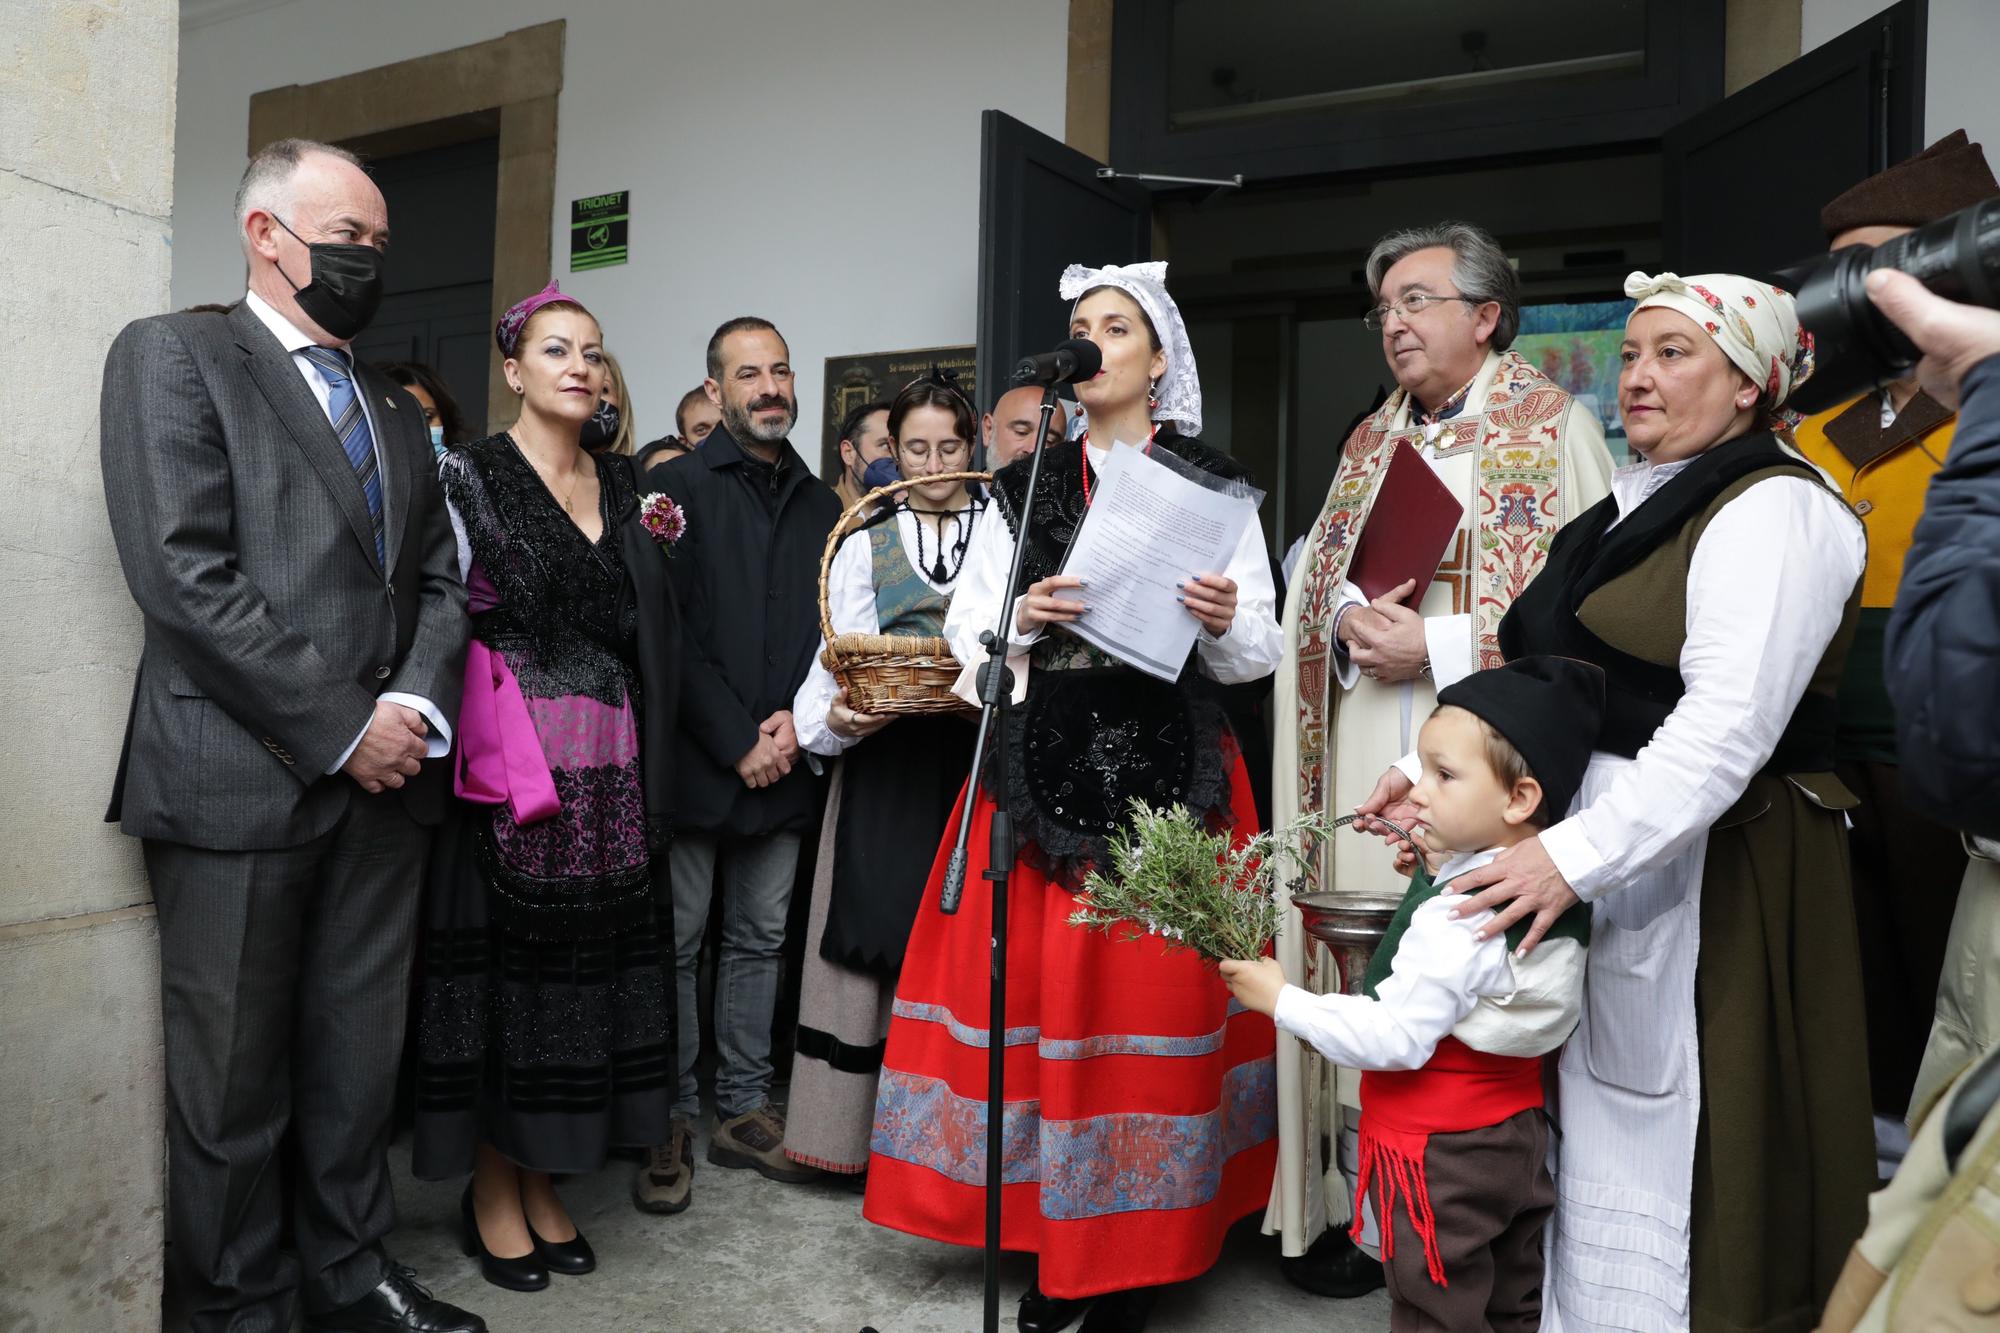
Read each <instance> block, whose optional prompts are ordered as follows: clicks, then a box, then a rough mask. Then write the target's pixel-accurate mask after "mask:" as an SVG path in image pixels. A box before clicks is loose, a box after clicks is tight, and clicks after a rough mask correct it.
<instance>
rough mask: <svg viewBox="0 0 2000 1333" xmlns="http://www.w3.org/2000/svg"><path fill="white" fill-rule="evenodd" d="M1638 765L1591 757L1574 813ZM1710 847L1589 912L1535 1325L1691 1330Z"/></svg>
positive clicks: (1700, 843)
mask: <svg viewBox="0 0 2000 1333" xmlns="http://www.w3.org/2000/svg"><path fill="white" fill-rule="evenodd" d="M1632 762H1633V761H1632V760H1630V759H1624V758H1620V757H1618V756H1616V755H1609V754H1602V753H1599V754H1594V755H1592V756H1591V760H1590V767H1589V770H1588V771H1587V772H1586V773H1585V775H1584V780H1583V790H1582V791H1581V792H1580V793H1579V795H1578V798H1577V801H1576V803H1575V804H1574V805H1573V806H1572V807H1571V809H1572V810H1582V809H1584V808H1586V807H1587V806H1589V804H1590V803H1591V802H1592V801H1594V800H1596V799H1597V798H1598V796H1600V795H1601V794H1602V793H1603V792H1604V791H1605V789H1606V788H1607V787H1609V786H1610V785H1611V781H1612V779H1613V777H1614V776H1616V775H1617V774H1618V773H1619V772H1621V771H1622V770H1623V769H1625V768H1626V767H1628V766H1629V765H1630V764H1631V763H1632ZM1707 852H1708V838H1707V835H1706V834H1704V835H1703V836H1702V837H1701V838H1699V839H1698V840H1697V841H1696V842H1695V844H1694V845H1693V846H1692V847H1690V848H1689V849H1687V850H1686V851H1684V852H1682V853H1681V854H1680V855H1679V856H1676V857H1674V858H1673V859H1671V860H1667V861H1663V862H1661V863H1659V864H1658V865H1654V866H1650V867H1648V868H1647V869H1646V871H1645V872H1644V873H1643V874H1641V875H1640V876H1639V877H1638V878H1637V879H1635V880H1633V881H1632V882H1630V883H1628V884H1626V885H1624V886H1623V887H1620V888H1615V889H1613V890H1611V891H1610V892H1608V893H1606V894H1605V895H1604V896H1603V897H1601V898H1600V899H1599V900H1598V901H1597V902H1596V904H1595V905H1594V906H1593V908H1592V913H1591V935H1590V954H1589V961H1588V963H1587V964H1586V965H1585V968H1584V1001H1583V1019H1582V1022H1581V1023H1580V1024H1579V1025H1578V1027H1577V1030H1576V1032H1575V1034H1574V1035H1573V1036H1571V1037H1570V1039H1569V1042H1568V1044H1567V1045H1566V1046H1564V1048H1563V1052H1562V1058H1561V1061H1560V1064H1559V1066H1558V1069H1559V1078H1558V1088H1559V1091H1558V1101H1557V1106H1556V1119H1557V1124H1558V1127H1559V1128H1560V1130H1561V1137H1560V1139H1559V1147H1558V1149H1557V1152H1556V1155H1555V1157H1556V1160H1555V1162H1554V1169H1555V1181H1556V1198H1557V1202H1556V1210H1555V1216H1554V1219H1553V1220H1552V1222H1551V1223H1550V1229H1549V1235H1548V1246H1547V1255H1548V1280H1547V1283H1546V1285H1545V1286H1544V1288H1543V1290H1544V1293H1545V1296H1544V1308H1543V1316H1542V1317H1543V1324H1542V1326H1543V1328H1544V1329H1550V1330H1559V1331H1563V1333H1593V1331H1594V1330H1614V1329H1615V1330H1628V1329H1629V1330H1639V1331H1640V1333H1680V1331H1682V1330H1685V1329H1687V1327H1688V1217H1689V1211H1690V1200H1691V1197H1692V1193H1693V1182H1694V1146H1695V1131H1696V1129H1697V1128H1698V1126H1699V1124H1700V1119H1701V1061H1700V1047H1699V1036H1698V1033H1697V1030H1696V1027H1695V1003H1694V972H1695V963H1696V960H1697V959H1698V957H1699V956H1700V951H1701V877H1702V870H1703V867H1704V864H1705V863H1706V860H1707Z"/></svg>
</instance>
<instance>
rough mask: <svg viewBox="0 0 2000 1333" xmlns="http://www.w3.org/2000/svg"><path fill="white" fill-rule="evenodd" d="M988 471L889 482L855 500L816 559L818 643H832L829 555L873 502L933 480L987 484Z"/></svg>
mask: <svg viewBox="0 0 2000 1333" xmlns="http://www.w3.org/2000/svg"><path fill="white" fill-rule="evenodd" d="M991 480H993V474H992V473H991V472H941V473H939V474H938V475H937V476H934V477H915V478H910V477H905V478H904V479H903V480H901V481H892V482H890V483H889V484H888V485H887V486H877V487H876V488H875V489H874V490H872V491H870V492H868V494H866V495H864V496H862V497H861V498H860V499H859V500H856V501H855V502H854V504H853V505H852V506H851V507H850V508H849V509H848V511H847V512H846V513H844V514H842V515H841V516H840V522H838V523H836V524H834V525H833V531H832V532H830V533H828V534H827V538H826V550H825V551H824V552H822V553H821V555H820V558H819V633H820V642H822V643H832V642H833V603H832V601H831V599H830V598H829V596H828V589H827V581H828V579H829V578H830V577H831V576H832V574H833V553H834V552H835V551H837V550H839V549H840V544H841V542H843V541H845V540H846V539H847V537H848V535H849V534H851V533H852V532H853V531H854V530H855V529H856V528H858V527H860V526H861V524H862V521H863V520H864V519H866V518H867V517H868V515H869V512H870V511H871V510H873V509H874V507H875V504H876V502H877V501H879V500H882V499H886V498H887V497H888V496H891V495H895V494H897V493H898V492H901V491H907V490H908V489H910V487H912V486H928V485H930V484H931V483H932V482H934V481H991ZM919 521H920V522H921V521H922V520H919Z"/></svg>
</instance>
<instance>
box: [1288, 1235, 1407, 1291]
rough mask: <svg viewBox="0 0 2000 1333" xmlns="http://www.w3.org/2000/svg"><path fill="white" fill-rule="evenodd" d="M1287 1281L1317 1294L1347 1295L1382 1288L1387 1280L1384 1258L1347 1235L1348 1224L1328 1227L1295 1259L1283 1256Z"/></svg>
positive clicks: (1302, 1289)
mask: <svg viewBox="0 0 2000 1333" xmlns="http://www.w3.org/2000/svg"><path fill="white" fill-rule="evenodd" d="M1278 1268H1279V1271H1281V1272H1282V1273H1284V1275H1285V1281H1287V1282H1289V1283H1291V1284H1292V1285H1293V1286H1295V1287H1297V1288H1299V1289H1300V1290H1301V1291H1309V1292H1311V1293H1312V1294H1313V1295H1315V1296H1332V1297H1335V1298H1338V1299H1342V1300H1345V1299H1348V1298H1350V1297H1354V1296H1366V1295H1367V1294H1368V1293H1369V1292H1371V1291H1379V1290H1381V1289H1382V1287H1383V1286H1384V1285H1386V1283H1387V1282H1388V1279H1387V1278H1385V1277H1383V1276H1382V1261H1381V1260H1380V1259H1371V1258H1369V1257H1368V1255H1367V1254H1366V1253H1365V1252H1364V1251H1363V1250H1362V1248H1361V1247H1360V1246H1359V1245H1356V1244H1355V1243H1354V1242H1353V1241H1352V1240H1350V1239H1348V1236H1347V1228H1346V1227H1329V1228H1328V1229H1327V1230H1326V1232H1325V1233H1324V1234H1323V1235H1321V1236H1320V1238H1319V1239H1318V1240H1316V1241H1314V1242H1313V1243H1312V1245H1311V1246H1310V1247H1309V1248H1308V1249H1307V1250H1306V1252H1305V1253H1304V1254H1302V1255H1300V1256H1299V1257H1298V1258H1296V1259H1280V1260H1279V1261H1278Z"/></svg>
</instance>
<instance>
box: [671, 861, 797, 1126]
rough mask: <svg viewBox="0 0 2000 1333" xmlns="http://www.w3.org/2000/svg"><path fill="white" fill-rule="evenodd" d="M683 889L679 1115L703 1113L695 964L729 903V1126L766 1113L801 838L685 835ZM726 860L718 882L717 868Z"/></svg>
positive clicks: (723, 1077) (725, 986) (721, 1035)
mask: <svg viewBox="0 0 2000 1333" xmlns="http://www.w3.org/2000/svg"><path fill="white" fill-rule="evenodd" d="M669 858H670V861H669V863H670V865H671V868H672V873H673V881H674V963H675V966H676V977H675V982H676V985H677V986H678V987H679V993H680V1018H679V1023H680V1088H679V1091H678V1094H677V1095H676V1097H675V1100H674V1115H675V1116H677V1117H685V1118H686V1119H689V1120H693V1119H694V1118H695V1117H696V1116H698V1115H699V1114H700V1112H701V1093H700V1089H699V1087H698V1086H697V1084H696V1081H695V1063H696V1062H697V1061H698V1060H699V1059H700V1058H701V1016H700V1014H699V1013H698V1012H696V1008H695V962H696V959H697V958H698V957H699V956H700V954H701V941H702V937H703V936H704V935H706V934H707V933H708V912H709V905H710V904H711V903H712V902H714V901H715V898H716V894H717V891H718V890H720V893H721V897H722V947H721V951H720V953H719V954H718V956H717V957H716V960H715V1044H716V1054H717V1056H718V1057H719V1058H718V1061H717V1068H716V1073H715V1103H716V1110H717V1111H718V1112H719V1113H720V1115H721V1116H722V1118H723V1119H724V1120H728V1119H730V1118H731V1117H733V1116H739V1115H744V1114H746V1113H748V1112H750V1111H754V1110H756V1109H757V1108H758V1107H760V1106H762V1105H763V1104H764V1102H765V1100H766V1099H767V1098H768V1097H769V1096H770V1092H771V1017H772V1014H773V1012H774V1011H775V1010H776V1009H777V1005H778V985H779V983H780V982H781V981H782V980H783V977H784V967H785V919H786V917H787V916H788V915H789V913H790V911H791V906H792V884H793V882H794V880H795V879H796V878H797V876H798V869H799V835H798V834H796V833H769V834H765V835H764V836H762V837H757V838H722V837H717V836H715V835H713V834H704V833H682V834H678V835H676V837H675V838H674V843H673V850H672V851H671V852H670V853H669ZM718 859H719V860H720V861H721V877H720V879H719V880H718V878H717V874H716V869H717V866H716V863H717V861H718Z"/></svg>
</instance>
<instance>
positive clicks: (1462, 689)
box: [1438, 657, 1604, 819]
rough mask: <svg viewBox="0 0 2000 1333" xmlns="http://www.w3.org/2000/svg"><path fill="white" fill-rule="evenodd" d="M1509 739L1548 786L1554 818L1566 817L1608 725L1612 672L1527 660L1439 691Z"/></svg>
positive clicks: (1443, 699) (1571, 661) (1556, 660)
mask: <svg viewBox="0 0 2000 1333" xmlns="http://www.w3.org/2000/svg"><path fill="white" fill-rule="evenodd" d="M1438 703H1439V704H1440V705H1443V704H1450V705H1451V706H1452V707H1453V708H1463V709H1464V710H1465V711H1466V712H1468V713H1471V714H1472V715H1473V716H1475V717H1478V718H1480V719H1482V720H1483V721H1485V722H1486V724H1487V725H1488V726H1490V727H1492V728H1493V729H1494V730H1495V731H1497V732H1499V733H1500V734H1501V735H1502V736H1505V737H1506V738H1507V739H1508V741H1509V742H1511V743H1512V745H1513V746H1514V748H1515V749H1517V750H1519V751H1520V752H1521V758H1523V759H1525V760H1527V762H1528V771H1529V772H1530V773H1533V774H1534V776H1535V781H1537V782H1539V783H1541V784H1542V795H1543V796H1544V798H1546V800H1547V801H1548V809H1549V814H1550V816H1551V817H1552V818H1554V819H1562V818H1563V817H1565V816H1566V815H1568V814H1569V806H1570V802H1571V801H1573V800H1575V799H1576V793H1577V789H1578V788H1579V787H1581V786H1582V785H1583V770H1584V769H1585V768H1586V767H1588V766H1589V764H1590V752H1591V750H1592V749H1593V748H1595V746H1596V744H1597V733H1598V729H1599V728H1600V727H1601V726H1602V725H1603V722H1604V672H1603V670H1602V669H1601V668H1600V667H1598V666H1596V665H1594V664H1593V663H1590V662H1579V661H1577V660H1576V659H1575V658H1572V657H1521V658H1516V659H1515V660H1514V661H1512V662H1509V663H1507V664H1506V665H1505V666H1498V667H1493V668H1491V669H1489V670H1486V671H1475V672H1473V673H1472V674H1471V675H1469V676H1467V677H1465V678H1464V679H1463V680H1458V681H1454V682H1453V683H1452V684H1450V685H1447V686H1445V687H1444V688H1443V689H1442V690H1439V691H1438Z"/></svg>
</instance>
